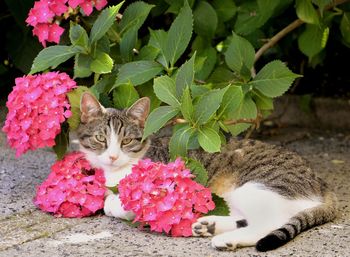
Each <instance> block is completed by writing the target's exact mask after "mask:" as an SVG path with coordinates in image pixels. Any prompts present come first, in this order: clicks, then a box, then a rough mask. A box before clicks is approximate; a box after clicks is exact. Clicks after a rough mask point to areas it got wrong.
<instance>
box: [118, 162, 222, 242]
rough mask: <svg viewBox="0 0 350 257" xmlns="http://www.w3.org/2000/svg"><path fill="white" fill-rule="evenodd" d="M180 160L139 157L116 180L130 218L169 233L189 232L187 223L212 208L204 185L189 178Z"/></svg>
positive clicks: (177, 234)
mask: <svg viewBox="0 0 350 257" xmlns="http://www.w3.org/2000/svg"><path fill="white" fill-rule="evenodd" d="M193 177H194V176H193V175H192V174H191V173H190V171H189V170H188V169H186V167H185V164H184V162H183V161H182V160H181V159H177V160H176V161H175V162H171V163H169V164H167V165H166V164H163V163H154V162H152V161H151V160H149V159H146V160H142V161H139V163H138V164H137V165H135V166H134V167H133V168H132V173H131V174H130V175H128V176H127V177H125V178H124V179H122V180H121V181H120V183H119V186H118V190H119V197H120V200H121V202H122V204H123V207H124V209H125V210H127V211H132V212H134V213H135V214H136V217H135V219H134V222H140V223H141V224H142V225H149V226H150V229H151V230H152V231H156V232H165V233H167V234H171V235H172V236H185V237H186V236H191V235H192V230H191V225H192V223H193V222H195V221H196V220H197V218H198V217H199V216H200V215H201V214H202V213H207V212H208V211H210V210H213V209H214V208H215V204H214V202H213V201H212V198H211V192H210V190H209V189H208V188H206V187H204V186H203V185H201V184H198V183H197V182H195V181H193V180H192V178H193Z"/></svg>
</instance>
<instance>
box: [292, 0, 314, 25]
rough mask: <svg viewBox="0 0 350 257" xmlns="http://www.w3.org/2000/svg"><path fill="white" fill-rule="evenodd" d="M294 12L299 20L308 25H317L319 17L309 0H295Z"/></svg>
mask: <svg viewBox="0 0 350 257" xmlns="http://www.w3.org/2000/svg"><path fill="white" fill-rule="evenodd" d="M296 12H297V16H298V17H299V19H301V20H302V21H304V22H306V23H310V24H316V25H317V24H319V23H320V21H319V17H318V14H317V11H316V9H315V8H314V7H313V5H312V2H311V0H296Z"/></svg>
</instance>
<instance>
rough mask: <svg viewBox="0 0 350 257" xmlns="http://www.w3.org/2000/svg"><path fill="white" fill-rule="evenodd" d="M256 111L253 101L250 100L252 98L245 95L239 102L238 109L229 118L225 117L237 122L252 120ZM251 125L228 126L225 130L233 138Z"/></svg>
mask: <svg viewBox="0 0 350 257" xmlns="http://www.w3.org/2000/svg"><path fill="white" fill-rule="evenodd" d="M257 113H258V112H257V109H256V105H255V103H254V101H253V100H252V97H251V96H250V94H246V95H245V96H244V98H243V100H242V101H241V102H240V104H239V107H238V108H237V109H236V110H235V111H234V112H232V113H231V114H230V116H228V117H227V119H229V120H231V119H232V120H238V119H242V118H246V119H254V118H256V116H257ZM250 126H251V125H250V124H246V123H242V124H236V125H228V126H227V128H228V129H229V131H230V132H231V134H233V135H234V136H236V135H238V134H240V133H241V132H243V131H244V130H246V129H247V128H249V127H250Z"/></svg>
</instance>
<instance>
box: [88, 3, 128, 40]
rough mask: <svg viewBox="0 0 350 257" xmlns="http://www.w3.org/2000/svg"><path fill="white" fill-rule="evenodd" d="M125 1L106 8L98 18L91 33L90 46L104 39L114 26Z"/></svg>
mask: <svg viewBox="0 0 350 257" xmlns="http://www.w3.org/2000/svg"><path fill="white" fill-rule="evenodd" d="M123 3H124V1H123V2H121V3H119V4H118V5H114V6H110V7H108V8H105V9H104V10H103V11H102V12H101V13H100V15H99V16H98V17H97V19H96V21H95V22H94V25H93V26H92V28H91V32H90V44H92V43H94V42H96V41H97V40H99V39H100V38H102V37H103V36H104V35H105V34H106V33H107V31H108V30H109V29H110V27H111V26H112V25H113V23H114V21H115V19H116V17H117V14H118V11H119V9H120V7H121V6H122V5H123Z"/></svg>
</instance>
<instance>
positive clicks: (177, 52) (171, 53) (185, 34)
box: [164, 1, 193, 67]
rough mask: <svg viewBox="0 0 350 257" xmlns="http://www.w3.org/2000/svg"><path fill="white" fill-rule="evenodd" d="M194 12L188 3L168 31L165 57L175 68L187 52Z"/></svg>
mask: <svg viewBox="0 0 350 257" xmlns="http://www.w3.org/2000/svg"><path fill="white" fill-rule="evenodd" d="M192 26H193V20H192V10H191V8H190V7H189V5H188V3H187V1H185V4H184V6H183V7H182V8H181V10H180V12H179V15H178V16H177V17H176V19H175V20H174V22H173V23H172V24H171V26H170V29H169V31H168V36H167V41H166V47H165V49H164V56H165V59H166V61H167V63H170V66H171V67H173V66H174V64H175V62H176V61H177V60H178V59H179V57H180V56H181V55H182V54H183V52H184V51H185V50H186V48H187V45H188V43H189V42H190V40H191V36H192Z"/></svg>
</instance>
